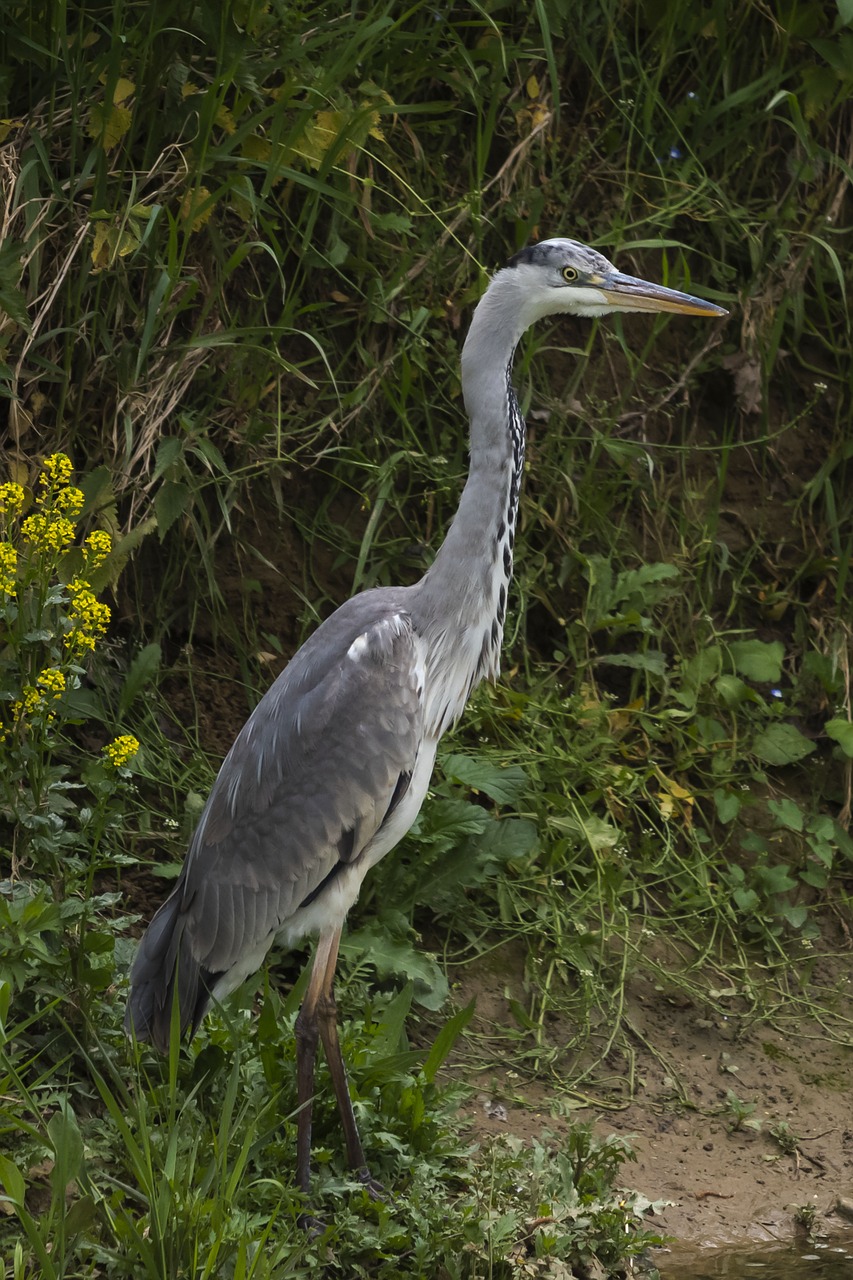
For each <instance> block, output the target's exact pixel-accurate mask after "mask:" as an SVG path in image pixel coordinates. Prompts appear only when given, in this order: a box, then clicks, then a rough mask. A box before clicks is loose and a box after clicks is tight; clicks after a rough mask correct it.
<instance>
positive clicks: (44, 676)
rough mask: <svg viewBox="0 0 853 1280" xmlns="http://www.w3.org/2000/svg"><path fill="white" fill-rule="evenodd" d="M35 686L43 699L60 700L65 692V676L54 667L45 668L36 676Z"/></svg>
mask: <svg viewBox="0 0 853 1280" xmlns="http://www.w3.org/2000/svg"><path fill="white" fill-rule="evenodd" d="M36 684H37V685H38V687H39V689H41V690H42V692H43V693H44V695H45V697H48V696H49V697H51V698H61V697H62V695H63V693H64V692H65V676H64V675H63V674H62V672H61V671H59V670H58V669H57V668H56V667H45V669H44V671H41V672H39V674H38V675H37V676H36Z"/></svg>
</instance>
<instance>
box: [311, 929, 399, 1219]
mask: <svg viewBox="0 0 853 1280" xmlns="http://www.w3.org/2000/svg"><path fill="white" fill-rule="evenodd" d="M340 940H341V931H340V929H335V930H333V931H332V932H330V933H327V934H321V935H320V939H319V941H318V943H317V952H316V955H315V957H314V965H313V967H312V969H311V977H310V979H309V982H308V990H307V991H306V993H305V999H304V1000H303V1002H302V1008H301V1009H300V1011H299V1016H298V1018H297V1019H296V1037H297V1039H296V1060H297V1069H296V1089H297V1101H298V1103H299V1115H298V1116H297V1122H296V1123H297V1128H296V1175H297V1179H298V1182H299V1186H300V1187H301V1189H302V1190H303V1191H304V1192H306V1193H307V1192H308V1190H309V1187H310V1181H311V1171H310V1163H311V1099H312V1096H313V1092H314V1063H315V1060H316V1056H317V1040H318V1037H319V1038H320V1039H322V1041H323V1049H324V1051H325V1054H326V1061H327V1062H328V1064H329V1074H330V1075H331V1077H332V1087H333V1088H334V1090H335V1098H336V1100H337V1104H338V1112H339V1114H340V1117H341V1127H342V1128H343V1132H344V1146H345V1148H346V1155H347V1161H348V1163H349V1166H350V1168H351V1169H353V1170H355V1172H356V1175H357V1177H358V1180H359V1182H361V1184H362V1185H363V1186H364V1187H366V1189H367V1191H368V1194H369V1195H371V1196H373V1197H374V1198H378V1197H379V1196H381V1194H382V1187H381V1186H380V1184H379V1183H378V1182H376V1181H375V1179H374V1178H372V1177H371V1175H370V1171H369V1169H368V1168H367V1164H366V1161H365V1158H364V1148H363V1147H362V1145H361V1139H360V1137H359V1136H358V1127H357V1125H356V1122H355V1113H354V1112H353V1108H352V1099H351V1098H350V1096H349V1084H348V1082H347V1072H346V1067H345V1065H344V1059H343V1054H342V1053H341V1043H340V1039H339V1038H338V1015H337V1006H336V1004H335V995H334V981H335V967H336V965H337V961H338V945H339V943H340Z"/></svg>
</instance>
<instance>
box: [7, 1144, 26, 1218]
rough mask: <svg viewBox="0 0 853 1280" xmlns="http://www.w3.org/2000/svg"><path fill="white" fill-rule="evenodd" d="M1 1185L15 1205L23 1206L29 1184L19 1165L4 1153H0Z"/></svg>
mask: <svg viewBox="0 0 853 1280" xmlns="http://www.w3.org/2000/svg"><path fill="white" fill-rule="evenodd" d="M0 1186H2V1187H3V1190H4V1191H5V1192H6V1196H7V1198H8V1199H9V1200H11V1202H12V1204H13V1205H15V1206H16V1207H17V1206H21V1207H23V1204H24V1197H25V1195H26V1191H27V1184H26V1183H25V1182H24V1176H23V1174H22V1173H21V1171H20V1169H19V1168H18V1166H17V1165H15V1164H13V1163H12V1161H11V1160H10V1159H9V1158H8V1156H4V1155H0Z"/></svg>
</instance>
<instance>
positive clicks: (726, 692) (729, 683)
mask: <svg viewBox="0 0 853 1280" xmlns="http://www.w3.org/2000/svg"><path fill="white" fill-rule="evenodd" d="M714 691H715V692H716V693H717V694H719V696H720V698H721V699H722V700H723V702H724V703H725V704H726V706H727V707H738V706H740V704H741V703H742V702H747V701H754V700H755V699H756V698H757V694H756V692H755V690H754V689H750V687H749V685H748V684H744V682H743V680H741V679H740V677H739V676H730V675H725V674H723V675H721V676H717V679H716V680H715V681H714Z"/></svg>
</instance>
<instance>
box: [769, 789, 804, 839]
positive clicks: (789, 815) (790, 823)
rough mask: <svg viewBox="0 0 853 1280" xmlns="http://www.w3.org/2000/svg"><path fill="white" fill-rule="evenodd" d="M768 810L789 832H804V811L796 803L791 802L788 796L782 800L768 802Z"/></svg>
mask: <svg viewBox="0 0 853 1280" xmlns="http://www.w3.org/2000/svg"><path fill="white" fill-rule="evenodd" d="M767 808H768V809H769V810H770V812H771V813H772V814H773V816H774V818H776V819H777V821H779V822H780V823H781V824H782V826H783V827H787V828H788V830H789V831H802V829H803V811H802V809H801V808H800V806H799V805H798V804H796V803H795V801H793V800H789V799H788V798H787V796H786V797H785V798H784V799H782V800H768V801H767Z"/></svg>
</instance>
